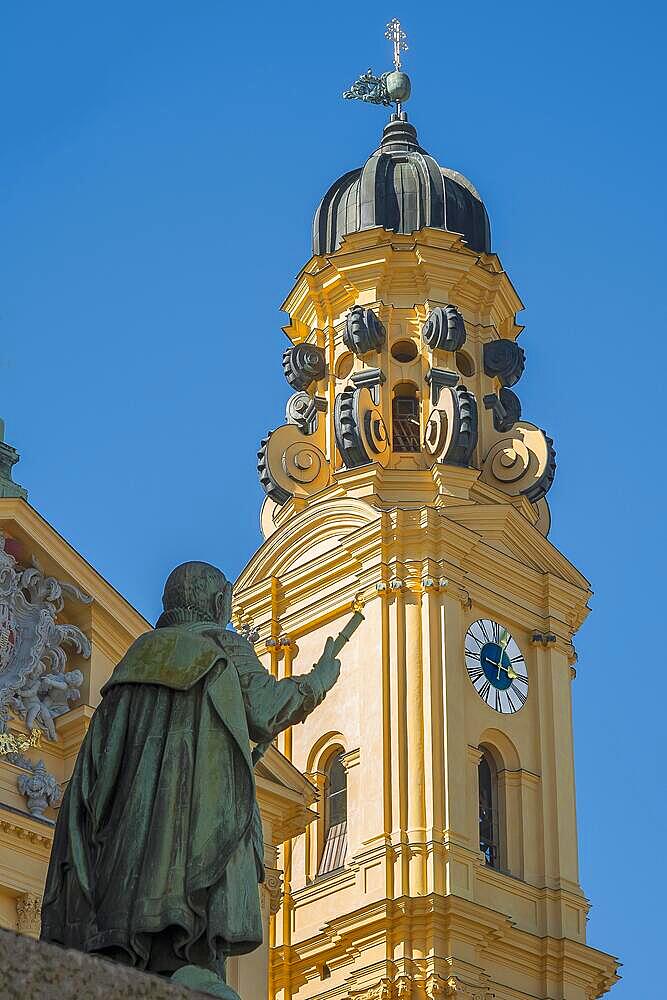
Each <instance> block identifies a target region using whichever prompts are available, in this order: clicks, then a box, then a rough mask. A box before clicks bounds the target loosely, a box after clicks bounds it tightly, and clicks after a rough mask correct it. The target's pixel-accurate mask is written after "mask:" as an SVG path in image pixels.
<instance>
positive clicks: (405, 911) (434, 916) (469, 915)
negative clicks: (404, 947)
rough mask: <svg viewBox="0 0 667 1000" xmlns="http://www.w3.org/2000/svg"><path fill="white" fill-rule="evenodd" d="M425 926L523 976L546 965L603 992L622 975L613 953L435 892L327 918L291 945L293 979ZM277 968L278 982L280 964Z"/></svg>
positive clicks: (563, 976)
mask: <svg viewBox="0 0 667 1000" xmlns="http://www.w3.org/2000/svg"><path fill="white" fill-rule="evenodd" d="M404 925H405V926H404ZM419 927H422V928H423V931H424V933H428V934H429V935H434V936H437V937H438V938H439V940H440V941H442V942H443V945H442V947H443V949H444V951H445V955H446V954H447V951H448V950H449V946H448V942H451V941H452V940H453V939H454V938H455V939H456V940H457V941H459V942H465V943H466V944H467V945H468V946H469V947H470V949H471V950H472V952H474V953H476V954H477V955H479V959H480V961H481V962H483V961H484V957H485V955H486V954H487V953H488V954H489V956H491V955H492V956H493V960H494V962H495V963H499V964H501V965H504V966H506V967H507V968H508V969H512V970H513V971H514V972H515V973H517V974H519V975H531V974H532V975H533V976H534V975H535V974H536V972H539V971H541V970H543V969H546V970H548V971H550V972H551V974H553V975H556V976H558V977H560V978H561V979H563V978H564V979H566V980H567V981H569V982H577V983H578V984H581V985H582V986H583V987H586V986H587V984H590V982H591V980H592V979H593V980H595V981H596V982H597V983H599V986H600V992H603V991H604V990H605V989H609V988H610V987H611V986H612V985H613V984H614V982H615V981H616V979H617V975H616V968H617V964H618V963H617V961H616V960H615V959H614V958H613V957H612V956H610V955H607V954H605V953H603V952H600V951H598V950H596V949H594V948H590V947H589V946H587V945H584V944H580V943H578V942H576V941H572V940H570V939H568V938H553V937H537V936H536V935H534V934H530V933H528V932H527V931H523V930H519V929H518V928H517V927H515V926H514V925H513V923H512V921H511V920H510V919H509V918H508V917H506V916H504V915H503V914H501V913H497V912H496V911H494V910H490V909H488V908H486V907H484V906H480V904H479V903H473V902H471V901H469V900H465V899H462V898H461V897H458V896H438V895H433V894H431V895H429V896H424V897H420V898H406V897H401V898H399V899H394V900H389V899H386V900H381V901H377V902H374V903H371V904H369V905H368V906H365V907H361V908H359V909H357V910H354V911H353V912H349V913H346V914H344V915H341V916H340V917H338V918H335V919H332V920H330V921H327V922H326V923H325V924H324V925H323V927H322V930H321V931H320V933H318V934H317V935H315V936H313V937H310V938H308V939H306V940H303V941H300V942H297V943H294V944H293V945H292V946H291V948H290V949H289V966H290V972H291V976H292V981H293V982H296V981H299V980H300V979H301V980H303V981H305V980H306V979H307V976H306V969H307V968H308V967H310V966H312V965H313V963H321V962H322V961H325V962H328V961H329V960H330V958H331V957H333V956H334V955H338V954H341V953H343V954H345V953H350V952H351V951H353V952H361V951H363V950H364V948H365V947H366V946H367V945H366V943H367V942H368V941H370V940H373V939H375V938H376V936H377V935H378V934H384V935H386V934H387V933H388V929H389V932H390V933H394V934H396V935H398V936H400V935H401V934H402V933H405V934H413V935H414V933H415V930H416V929H419ZM427 929H428V930H427ZM280 950H281V952H283V951H286V950H287V949H280ZM280 964H281V965H282V963H280ZM275 972H276V975H277V977H278V978H277V980H276V985H277V984H278V982H279V980H280V968H279V966H276V967H275ZM598 995H599V994H598Z"/></svg>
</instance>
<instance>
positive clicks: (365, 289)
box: [283, 228, 523, 343]
mask: <svg viewBox="0 0 667 1000" xmlns="http://www.w3.org/2000/svg"><path fill="white" fill-rule="evenodd" d="M360 296H363V297H364V299H368V300H369V301H371V300H372V301H376V302H384V303H386V304H389V303H391V304H393V305H395V306H397V307H398V308H411V307H412V306H413V305H414V304H415V303H421V304H424V303H425V304H426V305H427V307H430V306H431V305H435V304H439V303H441V302H444V301H455V302H456V304H457V306H458V307H459V308H460V309H461V311H462V313H463V315H464V317H465V318H466V320H468V321H469V322H471V323H485V324H488V323H491V324H493V325H494V326H495V328H496V330H497V331H498V333H499V334H500V335H502V336H504V337H509V338H511V339H514V338H515V337H516V336H518V334H519V333H520V332H521V329H522V327H521V326H520V325H519V324H517V322H516V318H515V317H516V313H517V312H519V311H520V310H521V309H523V303H522V302H521V299H520V298H519V296H518V295H517V293H516V291H515V289H514V287H513V285H512V283H511V281H510V279H509V277H508V276H507V274H506V272H505V271H503V269H502V266H501V265H500V261H499V260H498V257H497V256H496V255H494V254H477V253H475V252H474V251H472V250H470V249H469V248H468V247H467V246H465V244H464V243H462V242H461V240H460V238H459V237H458V236H456V235H455V234H452V233H447V232H443V231H441V230H435V229H429V228H425V229H423V230H421V231H420V232H419V233H418V234H413V235H410V236H401V235H399V234H396V233H390V232H386V231H384V230H381V229H371V230H365V231H362V232H359V233H353V234H349V235H348V236H347V237H346V238H345V240H344V242H343V245H342V246H341V248H340V249H339V250H338V251H336V253H334V254H330V255H329V256H327V257H326V258H312V259H311V261H309V262H308V264H306V266H305V267H304V268H303V270H302V271H301V273H300V274H299V276H298V277H297V280H296V283H295V285H294V288H293V289H292V291H291V292H290V294H289V295H288V297H287V299H286V300H285V302H284V303H283V309H284V310H285V311H286V312H287V313H288V314H289V316H290V324H289V325H288V326H287V327H285V332H286V333H287V334H288V336H290V337H292V339H293V341H294V342H295V343H297V342H300V341H302V340H303V339H305V337H304V332H305V330H312V329H313V328H322V327H323V326H324V325H325V324H326V322H327V320H328V318H329V317H336V316H338V315H340V314H341V313H342V312H344V311H345V310H346V309H348V308H350V306H352V305H353V304H354V303H355V301H357V300H358V299H359V297H360Z"/></svg>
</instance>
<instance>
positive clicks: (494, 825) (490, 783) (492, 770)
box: [477, 752, 500, 868]
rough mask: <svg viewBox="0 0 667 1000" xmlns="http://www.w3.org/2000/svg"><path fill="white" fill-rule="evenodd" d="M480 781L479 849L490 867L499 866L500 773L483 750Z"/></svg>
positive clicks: (479, 769) (479, 770) (479, 773)
mask: <svg viewBox="0 0 667 1000" xmlns="http://www.w3.org/2000/svg"><path fill="white" fill-rule="evenodd" d="M477 773H478V781H479V849H480V851H481V852H482V854H483V855H484V857H485V859H486V863H487V865H488V866H489V868H499V857H500V851H499V844H498V775H497V772H496V766H495V762H494V761H493V759H492V758H491V756H490V755H489V754H488V753H485V752H483V753H482V756H481V758H480V761H479V766H478V769H477Z"/></svg>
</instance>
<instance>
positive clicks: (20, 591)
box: [0, 533, 92, 739]
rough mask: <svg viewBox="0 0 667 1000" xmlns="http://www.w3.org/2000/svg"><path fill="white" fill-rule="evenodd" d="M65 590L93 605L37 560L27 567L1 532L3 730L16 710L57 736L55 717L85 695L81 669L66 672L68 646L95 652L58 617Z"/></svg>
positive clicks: (83, 652) (0, 696)
mask: <svg viewBox="0 0 667 1000" xmlns="http://www.w3.org/2000/svg"><path fill="white" fill-rule="evenodd" d="M64 595H67V596H68V597H71V598H73V599H74V600H77V601H81V602H83V603H85V604H90V602H91V601H92V598H91V597H89V596H88V595H87V594H84V593H82V592H81V591H80V590H78V589H77V588H76V587H73V586H72V585H71V584H68V583H63V582H61V581H59V580H57V579H56V578H55V577H53V576H47V575H46V574H45V573H44V572H43V571H42V569H41V568H40V566H39V564H38V563H37V561H36V560H35V559H33V561H32V565H31V566H29V567H27V568H25V567H21V566H19V565H18V564H17V562H16V559H14V557H13V556H12V555H11V554H10V553H9V552H7V551H6V549H5V537H4V535H2V533H0V733H3V732H5V731H6V728H7V723H8V721H9V719H10V716H11V714H12V713H13V714H15V715H18V716H19V717H20V718H22V719H23V720H24V721H25V723H26V725H27V727H28V728H29V729H32V728H33V727H38V728H40V729H41V730H42V731H43V732H44V733H46V735H47V736H49V738H50V739H55V738H56V731H55V726H54V724H53V720H54V718H56V717H57V716H59V715H62V714H63V713H64V712H67V711H68V709H69V708H70V707H71V705H70V702H72V701H75V700H76V699H78V698H79V697H80V691H79V685H80V684H81V683H82V681H83V674H82V673H81V671H80V670H71V671H67V669H66V667H67V653H66V651H65V648H64V647H66V646H68V645H69V646H71V647H73V648H74V649H75V650H76V652H77V653H79V654H80V655H82V656H84V657H88V656H90V642H89V640H88V638H87V636H86V635H84V633H83V632H82V631H81V629H79V628H77V627H76V626H75V625H68V624H64V623H61V622H58V621H56V619H57V617H58V615H59V614H60V612H61V611H62V609H63V607H64V603H65V602H64Z"/></svg>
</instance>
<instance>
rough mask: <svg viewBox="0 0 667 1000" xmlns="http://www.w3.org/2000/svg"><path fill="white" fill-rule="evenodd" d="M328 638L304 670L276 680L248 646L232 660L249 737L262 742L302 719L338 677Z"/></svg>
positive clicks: (338, 667) (338, 668)
mask: <svg viewBox="0 0 667 1000" xmlns="http://www.w3.org/2000/svg"><path fill="white" fill-rule="evenodd" d="M333 644H334V640H333V639H328V640H327V644H326V646H325V648H324V652H323V654H322V656H321V657H320V658H319V660H318V661H317V663H316V664H315V665H314V666H313V669H312V670H311V671H310V672H309V673H307V674H301V675H296V676H294V677H285V678H283V679H282V680H277V679H276V678H275V677H273V676H272V675H271V674H270V673H269V671H268V670H267V669H266V668H265V667H264V666H263V664H262V663H261V662H260V661H259V659H258V657H257V655H256V654H255V652H254V650H252V647H251V646H250V645H249V644H248V652H247V654H246V655H244V656H243V657H239V658H238V660H235V666H236V668H237V671H238V675H239V680H240V682H241V691H242V693H243V700H244V703H245V710H246V718H247V720H248V732H249V735H250V739H251V740H254V741H255V742H257V743H266V742H270V741H271V740H273V739H275V737H276V736H277V735H278V733H281V732H282V731H283V730H284V729H287V728H288V726H293V725H294V724H295V723H297V722H303V721H304V719H305V718H306V717H307V716H308V715H310V713H311V712H312V711H313V709H314V708H316V707H317V706H318V705H319V704H320V703H321V702H322V701H323V700H324V698H325V696H326V693H327V691H329V690H331V688H332V687H333V685H334V684H335V683H336V681H337V680H338V674H339V672H340V662H339V661H338V660H337V659H336V657H335V655H334V654H333Z"/></svg>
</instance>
